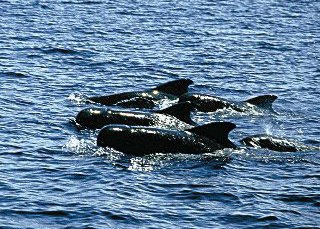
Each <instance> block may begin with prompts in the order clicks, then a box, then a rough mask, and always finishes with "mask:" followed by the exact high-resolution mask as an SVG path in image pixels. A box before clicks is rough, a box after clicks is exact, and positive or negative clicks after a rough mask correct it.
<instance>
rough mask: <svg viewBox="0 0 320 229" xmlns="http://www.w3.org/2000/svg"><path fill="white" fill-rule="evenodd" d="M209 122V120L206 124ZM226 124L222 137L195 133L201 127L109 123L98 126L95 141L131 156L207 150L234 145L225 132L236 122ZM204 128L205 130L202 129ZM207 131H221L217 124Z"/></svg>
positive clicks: (206, 151) (197, 152)
mask: <svg viewBox="0 0 320 229" xmlns="http://www.w3.org/2000/svg"><path fill="white" fill-rule="evenodd" d="M224 124H225V123H223V124H222V125H224ZM210 125H212V123H211V124H207V125H205V126H210ZM226 125H227V129H228V130H227V131H225V130H224V131H225V132H224V133H222V134H221V138H220V137H218V138H217V139H214V138H209V137H208V136H203V135H200V134H197V133H201V131H202V129H201V127H200V128H199V127H195V128H193V129H189V130H186V131H181V130H168V129H159V128H154V127H137V126H126V125H108V126H105V127H104V128H103V129H101V131H100V133H99V134H98V137H97V145H98V146H102V147H111V148H113V149H115V150H118V151H121V152H123V153H126V154H130V155H134V156H143V155H148V154H153V153H183V154H201V153H208V152H213V151H216V150H220V149H223V148H234V145H233V144H232V143H231V142H230V141H229V139H228V138H227V135H228V133H229V131H230V130H231V129H233V128H235V125H234V124H232V123H226ZM198 131H199V132H198ZM204 131H207V130H206V129H204ZM210 131H216V132H217V133H218V132H219V131H220V129H219V124H218V127H217V129H216V130H214V128H213V129H211V130H210ZM195 132H196V133H195ZM211 133H212V132H211ZM218 134H219V133H218ZM220 140H221V141H220Z"/></svg>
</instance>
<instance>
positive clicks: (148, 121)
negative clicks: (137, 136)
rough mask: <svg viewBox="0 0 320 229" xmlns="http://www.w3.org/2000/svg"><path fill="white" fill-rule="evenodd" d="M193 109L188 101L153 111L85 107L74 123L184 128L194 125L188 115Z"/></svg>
mask: <svg viewBox="0 0 320 229" xmlns="http://www.w3.org/2000/svg"><path fill="white" fill-rule="evenodd" d="M193 109H194V105H193V104H192V103H190V102H185V103H178V104H175V105H173V106H171V107H168V108H166V109H162V110H158V111H153V112H152V111H126V110H112V109H106V108H86V109H84V110H81V111H80V112H79V113H78V115H77V117H76V123H77V124H78V125H80V127H84V128H89V129H100V128H102V127H103V126H105V125H109V124H124V125H131V126H153V127H158V128H166V129H177V130H184V129H188V128H191V127H192V126H193V125H195V123H194V122H193V121H192V120H191V117H190V115H191V111H192V110H193Z"/></svg>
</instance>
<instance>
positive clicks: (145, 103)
mask: <svg viewBox="0 0 320 229" xmlns="http://www.w3.org/2000/svg"><path fill="white" fill-rule="evenodd" d="M192 83H193V81H192V80H190V79H178V80H173V81H170V82H167V83H164V84H160V85H158V86H157V87H155V88H152V89H147V90H144V91H136V92H122V93H118V94H112V95H105V96H95V97H90V98H88V100H89V101H90V102H94V103H100V104H103V105H118V106H122V107H136V108H149V109H151V108H153V107H154V106H155V105H156V102H157V101H160V100H174V99H177V97H178V96H180V95H182V94H184V93H187V92H188V87H189V85H191V84H192Z"/></svg>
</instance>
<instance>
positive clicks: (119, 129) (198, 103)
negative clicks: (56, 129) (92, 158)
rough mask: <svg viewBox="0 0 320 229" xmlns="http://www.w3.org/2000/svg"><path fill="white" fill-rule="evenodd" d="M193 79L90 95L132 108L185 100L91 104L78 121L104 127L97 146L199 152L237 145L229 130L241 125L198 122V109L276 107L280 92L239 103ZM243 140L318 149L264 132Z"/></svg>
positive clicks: (260, 144)
mask: <svg viewBox="0 0 320 229" xmlns="http://www.w3.org/2000/svg"><path fill="white" fill-rule="evenodd" d="M192 83H193V81H192V80H190V79H178V80H174V81H170V82H167V83H163V84H160V85H158V86H156V87H154V88H151V89H148V90H144V91H137V92H123V93H118V94H112V95H106V96H96V97H90V98H89V100H90V101H91V102H94V103H99V104H102V105H117V106H122V107H127V108H130V107H132V108H149V109H151V108H154V107H155V106H156V105H157V104H158V103H159V101H162V100H170V101H173V100H179V103H178V104H175V105H172V106H170V107H168V108H165V109H162V110H154V111H152V110H149V111H137V110H135V111H130V110H118V109H107V108H86V109H83V110H81V111H80V112H79V113H78V115H77V116H76V123H77V125H78V126H80V127H81V128H88V129H101V128H102V129H101V130H100V132H99V134H98V136H97V145H98V146H102V147H111V148H114V149H116V150H119V151H121V152H123V153H126V154H131V155H135V156H143V155H146V154H152V153H185V154H199V153H207V152H213V151H216V150H220V149H224V148H233V149H235V148H237V147H236V145H235V144H233V143H232V142H231V141H230V140H229V138H228V134H229V132H230V131H231V130H233V129H234V128H235V127H236V125H235V124H233V123H230V122H213V123H209V124H205V125H201V126H198V125H197V124H196V123H195V122H193V121H192V119H191V112H192V111H194V110H195V109H196V110H198V111H202V112H214V111H217V110H219V109H225V108H226V109H231V110H235V111H237V112H246V111H248V110H249V109H252V108H262V109H272V103H273V102H274V101H275V100H276V99H277V96H275V95H261V96H258V97H255V98H251V99H248V100H245V101H242V102H233V101H228V100H226V99H223V98H220V97H216V96H212V95H205V94H199V93H188V87H189V85H191V84H192ZM240 143H242V144H243V145H245V146H249V147H255V148H266V149H269V150H273V151H279V152H296V151H303V150H308V149H314V148H311V147H308V146H305V145H303V144H299V143H296V142H293V141H289V140H287V139H283V138H278V137H274V136H270V135H263V134H260V135H253V136H249V137H246V138H244V139H242V140H241V141H240ZM317 150H318V148H317Z"/></svg>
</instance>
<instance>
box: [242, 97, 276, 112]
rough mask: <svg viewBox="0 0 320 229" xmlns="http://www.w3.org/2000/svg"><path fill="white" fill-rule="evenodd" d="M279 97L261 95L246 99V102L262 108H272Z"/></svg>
mask: <svg viewBox="0 0 320 229" xmlns="http://www.w3.org/2000/svg"><path fill="white" fill-rule="evenodd" d="M277 98H278V96H276V95H260V96H257V97H254V98H251V99H248V100H246V101H245V102H247V103H250V104H252V105H255V106H257V107H261V108H267V109H271V108H272V103H273V102H274V101H275V100H276V99H277Z"/></svg>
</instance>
